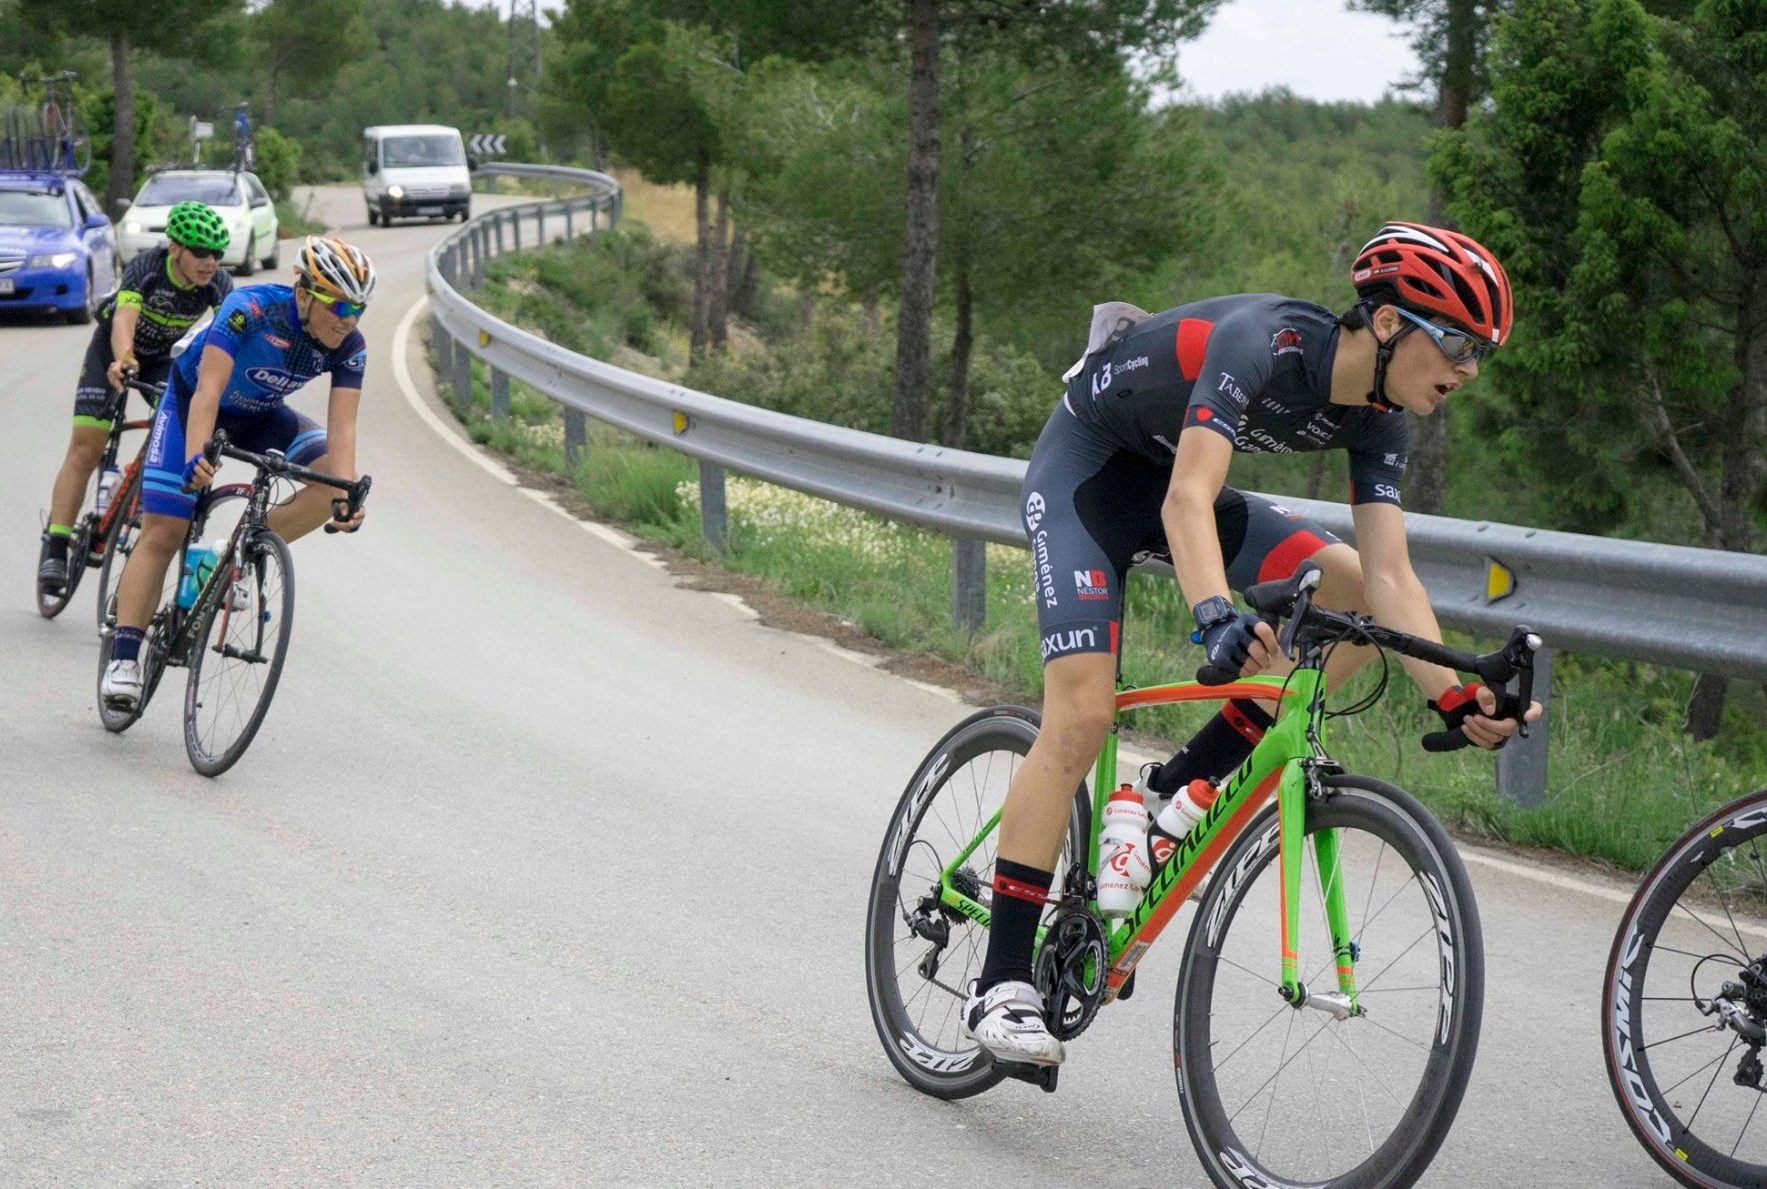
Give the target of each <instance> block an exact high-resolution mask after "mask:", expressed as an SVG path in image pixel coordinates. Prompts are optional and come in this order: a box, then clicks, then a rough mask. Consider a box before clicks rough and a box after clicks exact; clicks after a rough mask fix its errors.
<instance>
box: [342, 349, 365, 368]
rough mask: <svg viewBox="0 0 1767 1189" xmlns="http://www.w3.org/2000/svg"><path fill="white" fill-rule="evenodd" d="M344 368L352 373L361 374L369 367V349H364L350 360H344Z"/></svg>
mask: <svg viewBox="0 0 1767 1189" xmlns="http://www.w3.org/2000/svg"><path fill="white" fill-rule="evenodd" d="M344 366H345V367H346V368H349V369H350V370H351V371H357V372H359V371H361V370H362V369H363V368H365V367H367V366H368V348H367V347H363V348H362V349H361V350H360V351H358V352H356V353H355V354H354V355H352V356H350V357H349V358H348V359H346V360H344Z"/></svg>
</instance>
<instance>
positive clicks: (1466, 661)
mask: <svg viewBox="0 0 1767 1189" xmlns="http://www.w3.org/2000/svg"><path fill="white" fill-rule="evenodd" d="M1320 576H1321V570H1320V568H1319V565H1318V563H1316V562H1311V561H1306V562H1302V563H1301V565H1300V567H1299V568H1298V569H1297V570H1296V571H1295V573H1294V574H1293V576H1291V577H1288V578H1279V579H1276V580H1275V581H1271V582H1260V583H1258V584H1257V585H1255V586H1249V587H1247V588H1246V590H1245V601H1246V602H1247V603H1248V604H1250V606H1251V607H1252V609H1253V610H1254V611H1256V612H1257V613H1258V614H1259V616H1260V617H1262V618H1263V619H1264V621H1265V622H1266V623H1269V624H1270V625H1271V626H1272V627H1275V626H1277V624H1278V623H1279V622H1280V620H1282V619H1283V618H1285V617H1286V618H1287V619H1288V624H1287V626H1286V627H1284V628H1283V631H1282V636H1281V639H1280V641H1279V643H1280V646H1281V648H1282V652H1283V655H1284V656H1290V655H1293V652H1294V645H1295V642H1296V641H1297V640H1302V641H1310V642H1314V643H1329V642H1334V641H1351V642H1354V643H1360V644H1372V645H1375V646H1376V647H1379V648H1386V649H1390V650H1391V651H1393V652H1397V653H1399V654H1400V655H1401V656H1409V657H1412V658H1414V659H1416V660H1420V661H1425V662H1427V663H1429V664H1432V665H1441V666H1442V667H1443V668H1445V669H1453V670H1454V671H1455V672H1457V673H1471V674H1474V675H1476V676H1477V677H1478V678H1479V679H1480V680H1481V681H1483V682H1484V683H1485V686H1486V688H1488V689H1489V690H1490V691H1491V692H1492V693H1493V694H1495V695H1497V712H1496V713H1495V714H1494V715H1492V717H1493V718H1499V719H1502V718H1513V719H1515V720H1516V721H1517V723H1518V724H1519V729H1518V732H1517V733H1518V734H1520V735H1521V736H1522V738H1524V739H1525V738H1527V735H1528V724H1527V723H1526V721H1524V720H1523V719H1522V715H1523V714H1524V713H1526V712H1527V709H1528V707H1529V706H1530V705H1531V704H1532V703H1533V700H1534V654H1535V653H1536V652H1539V651H1540V650H1541V649H1542V648H1544V647H1545V642H1544V641H1543V640H1542V639H1541V638H1540V636H1539V635H1538V634H1537V633H1536V632H1535V631H1534V629H1532V628H1530V627H1527V626H1525V625H1521V624H1518V625H1517V626H1516V628H1515V630H1514V631H1512V632H1511V633H1510V636H1509V640H1508V642H1507V643H1505V644H1504V646H1503V647H1502V648H1499V649H1498V650H1497V651H1495V652H1485V653H1473V652H1462V651H1461V650H1460V649H1458V648H1450V647H1449V646H1448V645H1446V644H1439V643H1437V642H1436V641H1434V640H1425V639H1422V638H1421V637H1418V636H1413V635H1410V634H1408V633H1406V632H1400V631H1395V630H1394V629H1392V628H1386V627H1382V626H1381V625H1380V624H1378V623H1375V622H1374V621H1373V620H1372V619H1369V618H1368V617H1367V616H1365V615H1357V614H1355V613H1354V612H1348V613H1345V612H1338V611H1328V610H1326V609H1325V608H1323V607H1318V606H1315V605H1314V603H1313V592H1314V591H1315V590H1317V589H1318V588H1319V578H1320ZM1206 667H1209V668H1212V666H1206ZM1232 676H1234V677H1237V676H1238V674H1233V675H1232ZM1197 680H1199V681H1204V683H1205V684H1209V682H1207V681H1206V679H1205V678H1204V677H1203V673H1202V671H1201V670H1198V672H1197ZM1511 681H1516V682H1517V687H1516V689H1514V690H1513V691H1512V690H1510V689H1509V688H1508V686H1509V683H1510V682H1511ZM1471 742H1472V741H1471V740H1469V739H1468V738H1467V737H1466V732H1465V730H1464V729H1463V728H1461V727H1455V728H1454V729H1453V730H1448V731H1431V732H1429V733H1428V734H1426V735H1425V736H1424V737H1423V749H1424V750H1425V751H1437V752H1440V751H1457V750H1459V749H1460V748H1462V747H1466V746H1468V745H1469V744H1470V743H1471ZM1505 742H1507V740H1506V741H1505ZM1502 746H1503V744H1502V743H1499V744H1498V747H1502Z"/></svg>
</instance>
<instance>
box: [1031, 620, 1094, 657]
mask: <svg viewBox="0 0 1767 1189" xmlns="http://www.w3.org/2000/svg"><path fill="white" fill-rule="evenodd" d="M1097 650H1098V629H1097V628H1073V629H1071V630H1069V631H1065V632H1051V633H1049V634H1048V635H1047V636H1045V637H1043V659H1044V660H1048V659H1049V658H1050V657H1052V656H1063V655H1066V654H1067V653H1070V652H1081V651H1086V652H1096V651H1097Z"/></svg>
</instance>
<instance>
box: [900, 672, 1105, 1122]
mask: <svg viewBox="0 0 1767 1189" xmlns="http://www.w3.org/2000/svg"><path fill="white" fill-rule="evenodd" d="M1038 724H1039V719H1038V716H1037V713H1036V712H1035V711H1033V710H1027V709H1025V708H1023V707H1019V706H996V707H993V708H991V709H988V710H983V711H980V712H978V713H976V714H973V715H971V716H970V717H968V718H966V719H964V720H963V721H962V722H961V723H959V724H957V725H956V726H955V727H953V728H952V729H951V730H950V731H949V732H947V733H946V735H945V737H944V738H943V739H941V740H939V742H938V743H937V744H936V745H935V746H934V747H933V749H932V750H931V751H930V752H928V753H927V755H926V758H925V759H923V760H922V761H921V762H920V765H919V767H918V768H916V769H915V772H914V776H913V778H912V779H911V780H910V781H909V782H908V787H907V788H906V789H904V790H903V792H902V796H901V798H900V800H899V801H898V802H897V804H896V809H895V812H894V813H892V814H891V815H890V824H889V828H888V829H887V830H886V831H885V833H884V844H883V847H882V849H881V851H880V852H879V854H878V859H877V867H876V869H875V870H874V871H873V874H872V879H871V896H870V900H869V903H868V904H867V907H866V930H865V989H866V995H867V998H868V999H869V1000H870V1003H871V1019H872V1023H873V1024H874V1025H876V1027H877V1035H878V1039H879V1040H881V1041H882V1042H883V1047H884V1052H885V1053H887V1054H888V1055H889V1058H890V1063H891V1064H892V1065H894V1066H895V1067H896V1071H897V1072H898V1073H900V1074H901V1075H902V1077H903V1079H904V1080H905V1081H907V1082H908V1084H909V1085H911V1086H913V1087H914V1088H915V1089H916V1090H919V1091H921V1092H922V1093H923V1094H930V1095H932V1096H933V1097H935V1098H947V1099H952V1098H968V1097H970V1096H971V1095H974V1094H980V1093H981V1092H982V1091H984V1090H987V1089H990V1088H991V1087H993V1086H995V1085H997V1084H998V1083H999V1082H1000V1080H1001V1079H1002V1078H1004V1077H1005V1076H1006V1073H1005V1071H1003V1070H1001V1069H1000V1068H998V1067H997V1066H996V1065H995V1064H994V1062H993V1060H992V1058H991V1057H990V1056H989V1055H988V1053H987V1052H986V1050H984V1049H982V1048H981V1047H980V1046H979V1045H977V1044H976V1042H974V1041H971V1040H966V1039H964V1038H963V1036H962V1033H961V1032H960V1031H959V1024H960V1016H961V1014H962V1008H963V996H964V994H965V993H966V992H967V990H968V982H969V980H970V979H971V978H974V977H975V976H976V975H979V974H980V973H981V965H982V958H983V957H984V955H985V953H986V949H987V940H988V931H987V929H985V928H984V927H982V926H980V925H978V924H976V923H975V922H974V921H971V920H970V919H969V918H968V917H965V916H963V915H961V914H960V913H957V912H955V911H954V910H951V909H944V908H932V909H930V911H931V913H932V915H933V916H935V917H936V919H937V920H938V921H942V922H944V925H945V928H946V929H947V930H949V936H950V942H949V943H948V944H947V945H944V946H938V947H936V949H937V954H938V955H939V957H938V967H937V969H936V970H935V971H934V972H933V973H932V974H931V975H928V974H926V973H924V972H923V970H922V966H923V965H924V962H925V960H926V959H927V958H928V957H930V956H932V955H931V954H929V948H928V947H929V944H930V943H929V941H928V939H927V938H926V937H924V936H922V935H917V934H916V933H915V932H914V931H913V930H912V928H911V927H910V926H909V924H908V919H909V917H910V916H911V915H912V914H913V913H914V911H915V910H917V909H919V908H920V907H922V906H923V904H924V903H925V901H926V900H927V898H928V897H929V896H931V895H933V890H934V889H935V888H936V887H937V885H938V882H939V874H940V872H941V871H942V870H943V869H944V866H945V864H946V863H947V862H949V861H950V859H951V858H953V857H955V854H956V852H957V851H959V850H961V849H962V848H963V847H964V846H966V845H967V844H968V843H969V841H970V840H971V839H972V838H974V837H975V835H976V834H977V833H979V832H980V831H981V828H982V827H983V825H985V824H986V823H987V821H988V819H989V818H990V817H991V816H992V815H993V813H994V811H995V810H996V809H997V808H998V807H999V805H1000V803H1001V801H1002V800H1003V799H1004V797H1005V795H1006V789H1007V786H1008V784H1009V783H1010V782H1011V778H1012V774H1013V773H1014V772H1015V771H1016V770H1017V761H1018V760H1019V759H1022V758H1023V756H1024V755H1025V753H1027V752H1028V751H1030V749H1031V744H1032V742H1033V741H1034V740H1035V739H1036V738H1037V730H1038ZM996 757H999V761H998V762H996ZM1005 757H1012V758H1011V759H1006V758H1005ZM977 761H981V767H980V771H978V772H972V773H970V775H969V776H968V777H965V775H964V774H965V773H966V772H969V770H970V768H971V765H972V763H975V762H977ZM947 792H948V793H949V794H950V795H949V796H948V797H947V796H946V795H945V794H947ZM1091 817H1092V802H1091V799H1090V798H1089V796H1088V795H1087V792H1086V786H1085V785H1084V784H1082V785H1081V786H1080V787H1079V788H1078V789H1077V790H1076V791H1075V793H1074V800H1073V806H1072V809H1071V810H1070V813H1069V819H1068V835H1067V841H1066V843H1064V846H1063V853H1062V858H1061V860H1060V866H1059V869H1058V870H1057V871H1056V884H1055V887H1053V888H1051V893H1052V896H1053V894H1056V893H1059V891H1060V889H1061V886H1062V884H1063V882H1064V881H1065V878H1066V872H1067V871H1069V870H1070V869H1071V868H1072V866H1073V865H1074V855H1075V853H1076V851H1077V850H1078V849H1079V848H1083V847H1085V846H1086V843H1087V840H1088V839H1089V837H1090V833H1091ZM954 822H955V825H954V824H953V823H954ZM923 827H924V830H923ZM935 830H936V831H938V832H939V834H940V837H939V838H938V839H937V840H936V841H935V840H934V838H932V837H931V836H930V835H931V834H932V833H933V832H934V831H935ZM1080 855H1081V858H1082V860H1083V859H1084V852H1083V851H1081V852H1080ZM971 859H972V862H971V863H969V864H966V865H965V867H964V868H962V869H961V870H964V871H967V872H969V878H970V879H972V880H973V881H974V883H975V885H976V887H977V888H987V887H990V886H991V884H992V881H993V869H994V841H993V836H992V835H990V837H989V838H988V839H986V840H985V841H984V842H983V843H982V845H981V846H980V847H979V848H978V849H977V850H976V852H975V853H974V854H973V855H972V856H971ZM981 898H985V897H981ZM1045 919H1047V915H1046V917H1045ZM954 956H955V957H960V958H962V959H963V960H964V970H963V972H962V974H961V975H960V976H959V977H958V979H957V981H955V982H953V981H952V979H951V975H950V972H949V970H948V968H947V966H946V963H947V962H949V961H950V959H951V958H952V957H954ZM917 958H919V959H920V960H921V961H920V962H919V963H917V962H916V959H917ZM935 980H936V981H935ZM935 995H937V996H941V998H935V997H934V996H935ZM935 1026H936V1027H935Z"/></svg>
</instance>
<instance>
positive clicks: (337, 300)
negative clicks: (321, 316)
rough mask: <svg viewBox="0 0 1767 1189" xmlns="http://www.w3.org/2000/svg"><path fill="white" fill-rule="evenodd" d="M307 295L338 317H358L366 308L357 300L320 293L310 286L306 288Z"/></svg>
mask: <svg viewBox="0 0 1767 1189" xmlns="http://www.w3.org/2000/svg"><path fill="white" fill-rule="evenodd" d="M307 295H308V296H309V297H311V298H312V299H313V300H314V301H316V302H318V303H319V304H320V305H322V306H324V307H325V308H326V309H328V310H330V311H331V312H332V314H333V315H335V316H336V317H339V318H360V317H361V316H362V314H363V311H365V310H367V309H368V307H367V306H365V305H363V304H362V303H361V302H359V301H345V300H344V299H343V298H341V297H337V296H334V295H333V294H330V293H321V292H319V290H317V289H314V288H312V287H310V286H309V287H308V289H307Z"/></svg>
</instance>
